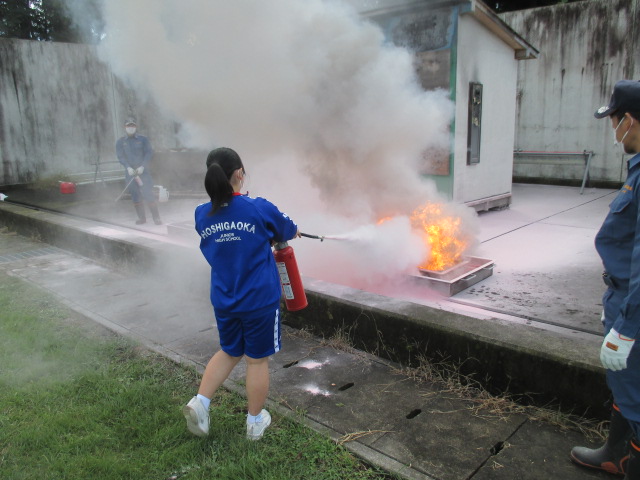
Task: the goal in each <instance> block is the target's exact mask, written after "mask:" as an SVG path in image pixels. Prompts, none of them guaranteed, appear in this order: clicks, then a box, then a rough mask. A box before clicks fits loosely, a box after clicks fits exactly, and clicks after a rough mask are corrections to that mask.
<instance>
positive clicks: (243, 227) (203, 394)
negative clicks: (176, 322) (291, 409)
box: [182, 148, 300, 440]
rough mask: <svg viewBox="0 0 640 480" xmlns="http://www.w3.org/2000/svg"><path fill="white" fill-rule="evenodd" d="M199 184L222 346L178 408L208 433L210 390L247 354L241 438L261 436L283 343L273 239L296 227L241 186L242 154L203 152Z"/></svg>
mask: <svg viewBox="0 0 640 480" xmlns="http://www.w3.org/2000/svg"><path fill="white" fill-rule="evenodd" d="M207 167H208V168H207V173H206V176H205V181H204V184H205V189H206V191H207V193H208V194H209V197H210V198H211V201H210V202H208V203H204V204H202V205H199V206H198V207H196V211H195V227H196V231H197V232H198V235H200V250H201V251H202V254H203V255H204V257H205V258H206V260H207V262H208V263H209V265H210V266H211V293H210V297H211V303H212V305H213V309H214V313H215V317H216V324H217V327H218V333H219V337H220V350H219V351H218V352H216V354H215V355H214V356H213V357H212V358H211V360H209V363H208V364H207V367H206V369H205V371H204V374H203V375H202V381H201V383H200V388H199V389H198V394H197V395H196V396H195V397H193V398H192V399H191V400H190V401H189V403H188V404H187V405H185V406H184V407H183V409H182V413H183V415H184V416H185V418H186V420H187V428H188V430H189V431H190V432H191V433H193V434H194V435H198V436H206V435H208V433H209V406H210V402H211V398H212V397H213V394H214V393H215V391H216V390H217V389H218V387H219V386H220V385H222V383H223V382H224V381H225V380H226V378H227V377H228V376H229V374H230V373H231V371H232V370H233V368H234V367H235V366H236V365H237V364H238V363H239V362H240V360H242V358H244V359H245V362H246V365H247V372H246V390H247V402H248V414H247V421H246V426H247V438H248V439H249V440H259V439H260V438H262V436H263V434H264V431H265V429H266V428H267V427H268V426H269V425H270V424H271V415H270V414H269V412H268V411H267V410H265V409H264V408H263V406H264V403H265V401H266V399H267V394H268V391H269V363H268V361H269V357H270V356H271V355H273V354H275V353H276V352H278V351H279V350H280V348H281V339H280V310H279V308H280V297H281V295H282V287H281V285H280V276H279V273H278V269H277V267H276V263H275V259H274V257H273V252H272V251H271V244H272V242H285V241H288V240H291V239H292V238H295V237H299V236H300V233H299V232H298V227H297V226H296V224H295V223H294V222H293V221H292V220H291V219H290V218H289V217H288V216H287V215H285V214H284V213H282V212H280V211H279V210H278V208H277V207H276V206H275V205H273V204H272V203H271V202H269V201H268V200H265V199H264V198H260V197H257V198H250V197H249V196H248V195H242V194H240V189H241V188H242V185H243V183H244V178H245V171H244V165H243V164H242V160H241V159H240V156H239V155H238V154H237V153H236V152H235V151H234V150H232V149H230V148H217V149H215V150H213V151H211V152H210V153H209V156H208V158H207Z"/></svg>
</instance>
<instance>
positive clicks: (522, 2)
mask: <svg viewBox="0 0 640 480" xmlns="http://www.w3.org/2000/svg"><path fill="white" fill-rule="evenodd" d="M579 1H582V0H485V3H486V4H487V5H488V6H489V7H491V8H492V9H493V10H494V11H495V12H496V13H503V12H511V11H513V10H525V9H527V8H536V7H548V6H549V5H558V4H561V3H571V2H579Z"/></svg>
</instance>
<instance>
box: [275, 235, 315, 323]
mask: <svg viewBox="0 0 640 480" xmlns="http://www.w3.org/2000/svg"><path fill="white" fill-rule="evenodd" d="M274 249H275V251H274V252H273V256H274V257H275V259H276V265H277V267H278V273H279V274H280V284H281V285H282V293H283V295H284V302H285V304H286V305H287V310H289V311H290V312H295V311H297V310H302V309H303V308H304V307H306V306H307V305H308V304H309V303H308V302H307V295H306V294H305V292H304V287H303V286H302V279H301V278H300V271H299V270H298V262H296V256H295V255H294V253H293V248H291V247H290V246H289V245H288V244H287V242H278V243H276V244H275V245H274Z"/></svg>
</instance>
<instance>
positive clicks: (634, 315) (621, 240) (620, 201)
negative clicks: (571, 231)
mask: <svg viewBox="0 0 640 480" xmlns="http://www.w3.org/2000/svg"><path fill="white" fill-rule="evenodd" d="M628 168H629V173H628V175H627V181H626V182H625V184H624V186H623V187H622V189H621V190H620V193H618V196H617V197H616V198H615V200H613V202H611V205H610V206H609V208H610V210H609V214H608V215H607V217H606V218H605V220H604V223H603V224H602V227H601V228H600V231H599V232H598V234H597V235H596V239H595V245H596V250H597V251H598V254H599V255H600V258H601V259H602V263H603V264H604V268H605V272H606V273H607V275H608V276H609V278H610V281H609V286H610V289H612V290H614V291H615V292H616V293H617V294H616V295H612V296H610V297H609V298H618V299H619V300H617V302H618V303H620V305H619V306H618V305H615V310H614V313H613V318H611V319H610V320H612V321H613V325H612V326H613V328H615V329H616V331H617V332H618V333H620V334H622V335H625V336H627V337H630V338H635V339H640V338H639V337H640V335H638V333H639V331H640V226H639V223H640V219H639V218H638V214H639V213H640V209H639V208H638V206H639V205H640V154H637V155H635V156H634V157H633V158H631V159H630V160H629V161H628ZM606 298H607V295H606V294H605V299H606ZM605 303H606V301H605ZM609 311H610V310H609V309H607V305H606V304H605V312H606V313H607V314H609V313H608V312H609Z"/></svg>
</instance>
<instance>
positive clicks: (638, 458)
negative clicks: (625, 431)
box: [624, 438, 640, 480]
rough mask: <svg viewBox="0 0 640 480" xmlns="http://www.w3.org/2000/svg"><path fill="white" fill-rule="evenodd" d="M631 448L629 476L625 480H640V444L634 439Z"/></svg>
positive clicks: (628, 465)
mask: <svg viewBox="0 0 640 480" xmlns="http://www.w3.org/2000/svg"><path fill="white" fill-rule="evenodd" d="M629 443H630V444H631V448H629V462H628V463H627V474H626V475H625V477H624V480H640V446H638V445H640V443H639V442H638V440H637V439H635V438H634V439H633V440H632V441H631V442H629Z"/></svg>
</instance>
